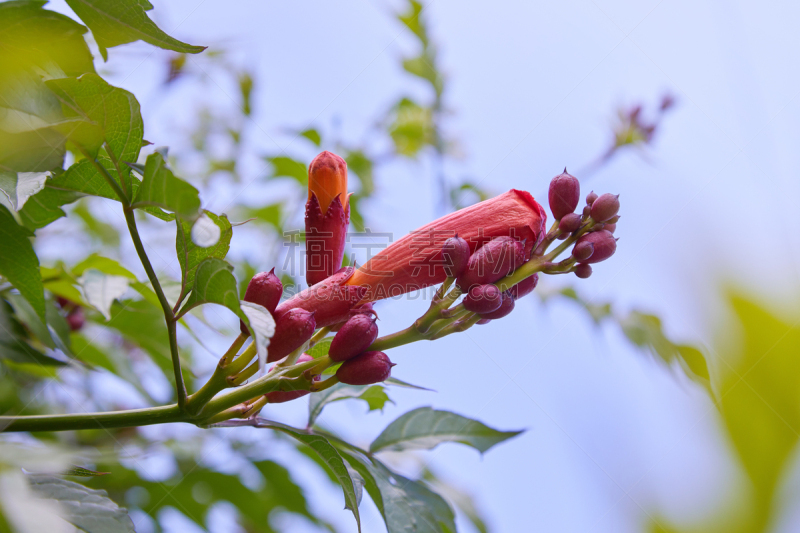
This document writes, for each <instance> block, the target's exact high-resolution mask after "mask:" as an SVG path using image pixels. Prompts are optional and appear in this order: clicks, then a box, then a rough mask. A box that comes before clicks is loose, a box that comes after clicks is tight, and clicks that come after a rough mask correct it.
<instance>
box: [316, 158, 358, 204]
mask: <svg viewBox="0 0 800 533" xmlns="http://www.w3.org/2000/svg"><path fill="white" fill-rule="evenodd" d="M314 194H316V196H317V199H318V201H319V205H320V209H321V210H322V212H323V213H325V212H326V211H327V210H328V207H329V206H330V205H331V202H333V200H334V199H335V198H336V197H337V196H339V195H342V196H343V197H344V205H343V206H342V207H346V206H347V204H348V202H349V199H350V197H349V195H348V194H347V163H346V162H345V160H344V159H342V158H341V157H339V156H338V155H336V154H334V153H331V152H328V151H325V152H322V153H321V154H319V155H318V156H317V157H315V158H314V159H313V160H312V161H311V164H310V165H309V166H308V199H309V201H311V198H312V197H313V195H314ZM340 201H341V200H340Z"/></svg>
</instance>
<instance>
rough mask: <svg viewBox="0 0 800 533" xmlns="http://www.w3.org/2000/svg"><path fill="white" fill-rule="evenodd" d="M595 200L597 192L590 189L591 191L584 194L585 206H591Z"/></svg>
mask: <svg viewBox="0 0 800 533" xmlns="http://www.w3.org/2000/svg"><path fill="white" fill-rule="evenodd" d="M595 200H597V193H596V192H594V191H592V192H590V193H589V194H587V195H586V205H587V206H589V207H592V204H593V203H594V201H595ZM584 212H586V211H585V210H584Z"/></svg>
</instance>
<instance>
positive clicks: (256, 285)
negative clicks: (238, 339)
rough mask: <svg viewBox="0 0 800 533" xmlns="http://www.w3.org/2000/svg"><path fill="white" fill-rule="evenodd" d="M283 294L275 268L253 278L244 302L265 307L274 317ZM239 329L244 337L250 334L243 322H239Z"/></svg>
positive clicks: (281, 284)
mask: <svg viewBox="0 0 800 533" xmlns="http://www.w3.org/2000/svg"><path fill="white" fill-rule="evenodd" d="M282 294H283V283H281V280H280V278H278V276H276V275H275V269H274V268H273V269H272V270H270V271H269V272H259V273H258V274H256V275H255V276H253V278H252V279H251V280H250V283H248V284H247V290H246V291H245V293H244V301H245V302H250V303H254V304H258V305H261V306H263V307H265V308H266V309H267V311H269V312H270V314H272V315H274V314H275V308H276V307H278V304H279V303H280V301H281V295H282ZM239 329H240V330H241V332H242V335H249V334H250V332H249V331H248V330H247V326H245V325H244V322H242V321H239Z"/></svg>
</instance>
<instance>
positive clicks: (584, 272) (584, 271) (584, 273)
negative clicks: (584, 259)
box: [575, 263, 592, 279]
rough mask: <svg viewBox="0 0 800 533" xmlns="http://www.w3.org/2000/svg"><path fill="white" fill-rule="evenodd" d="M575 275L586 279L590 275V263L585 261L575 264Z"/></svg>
mask: <svg viewBox="0 0 800 533" xmlns="http://www.w3.org/2000/svg"><path fill="white" fill-rule="evenodd" d="M575 275H576V276H578V277H579V278H581V279H586V278H588V277H589V276H591V275H592V265H587V264H586V263H578V264H577V265H576V266H575Z"/></svg>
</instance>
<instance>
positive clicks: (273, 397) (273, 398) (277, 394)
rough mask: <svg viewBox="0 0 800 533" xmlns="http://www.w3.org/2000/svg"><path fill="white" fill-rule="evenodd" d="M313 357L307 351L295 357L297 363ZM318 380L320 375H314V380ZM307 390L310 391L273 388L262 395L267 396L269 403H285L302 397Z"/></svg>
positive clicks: (310, 359)
mask: <svg viewBox="0 0 800 533" xmlns="http://www.w3.org/2000/svg"><path fill="white" fill-rule="evenodd" d="M313 359H314V358H313V357H311V356H310V355H308V354H307V353H304V354H303V355H301V356H300V357H298V358H297V362H298V363H307V362H308V361H312V360H313ZM273 368H274V367H273ZM271 371H272V369H271V368H270V372H271ZM319 380H320V376H314V381H319ZM309 392H310V391H307V390H288V391H283V390H274V391H272V392H268V393H267V394H265V395H264V396H266V397H267V401H268V402H269V403H286V402H290V401H292V400H296V399H298V398H302V397H303V396H305V395H306V394H308V393H309Z"/></svg>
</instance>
